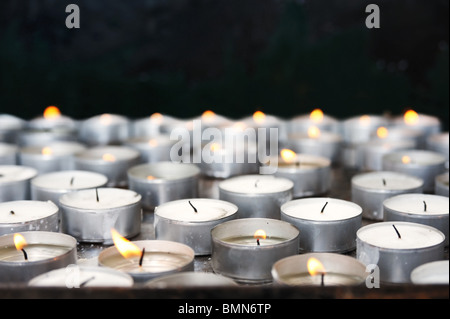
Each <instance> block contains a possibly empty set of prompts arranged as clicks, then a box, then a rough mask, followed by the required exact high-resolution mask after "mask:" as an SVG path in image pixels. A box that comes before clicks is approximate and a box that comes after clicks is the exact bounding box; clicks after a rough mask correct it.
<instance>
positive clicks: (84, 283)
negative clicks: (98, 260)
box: [80, 276, 95, 287]
mask: <svg viewBox="0 0 450 319" xmlns="http://www.w3.org/2000/svg"><path fill="white" fill-rule="evenodd" d="M94 279H95V276H92V277H90V278H88V279H86V280H85V281H83V282H82V283H81V284H80V287H84V286H86V285H87V283H88V282H90V281H92V280H94Z"/></svg>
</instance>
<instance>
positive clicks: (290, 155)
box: [280, 148, 297, 163]
mask: <svg viewBox="0 0 450 319" xmlns="http://www.w3.org/2000/svg"><path fill="white" fill-rule="evenodd" d="M280 155H281V158H282V159H283V160H284V161H285V162H286V163H292V162H295V161H296V159H297V154H296V153H295V152H294V151H292V150H289V149H287V148H283V149H282V150H281V151H280Z"/></svg>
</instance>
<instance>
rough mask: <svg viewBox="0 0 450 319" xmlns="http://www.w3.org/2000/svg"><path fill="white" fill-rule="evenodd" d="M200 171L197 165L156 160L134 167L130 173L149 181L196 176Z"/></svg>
mask: <svg viewBox="0 0 450 319" xmlns="http://www.w3.org/2000/svg"><path fill="white" fill-rule="evenodd" d="M199 173H200V169H199V168H198V167H197V165H194V164H186V163H175V162H156V163H149V164H141V165H136V166H134V167H132V168H131V169H130V170H129V171H128V175H129V176H130V177H132V178H136V179H138V180H140V181H145V182H148V183H160V182H161V181H164V180H178V179H184V178H188V177H194V176H196V175H197V174H199Z"/></svg>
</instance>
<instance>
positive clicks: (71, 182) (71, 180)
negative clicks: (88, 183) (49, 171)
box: [70, 176, 75, 186]
mask: <svg viewBox="0 0 450 319" xmlns="http://www.w3.org/2000/svg"><path fill="white" fill-rule="evenodd" d="M74 179H75V176H74V177H72V178H71V179H70V186H72V185H73V180H74Z"/></svg>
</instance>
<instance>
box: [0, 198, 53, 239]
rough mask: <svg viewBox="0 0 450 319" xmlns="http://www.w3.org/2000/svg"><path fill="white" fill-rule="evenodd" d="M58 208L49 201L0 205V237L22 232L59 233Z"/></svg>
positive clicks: (15, 202) (14, 202)
mask: <svg viewBox="0 0 450 319" xmlns="http://www.w3.org/2000/svg"><path fill="white" fill-rule="evenodd" d="M59 215H60V214H59V208H58V207H57V206H56V205H55V204H54V203H52V202H50V201H35V200H19V201H11V202H4V203H0V235H4V234H10V233H18V232H23V231H38V230H40V231H51V232H58V231H59V219H60V216H59Z"/></svg>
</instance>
